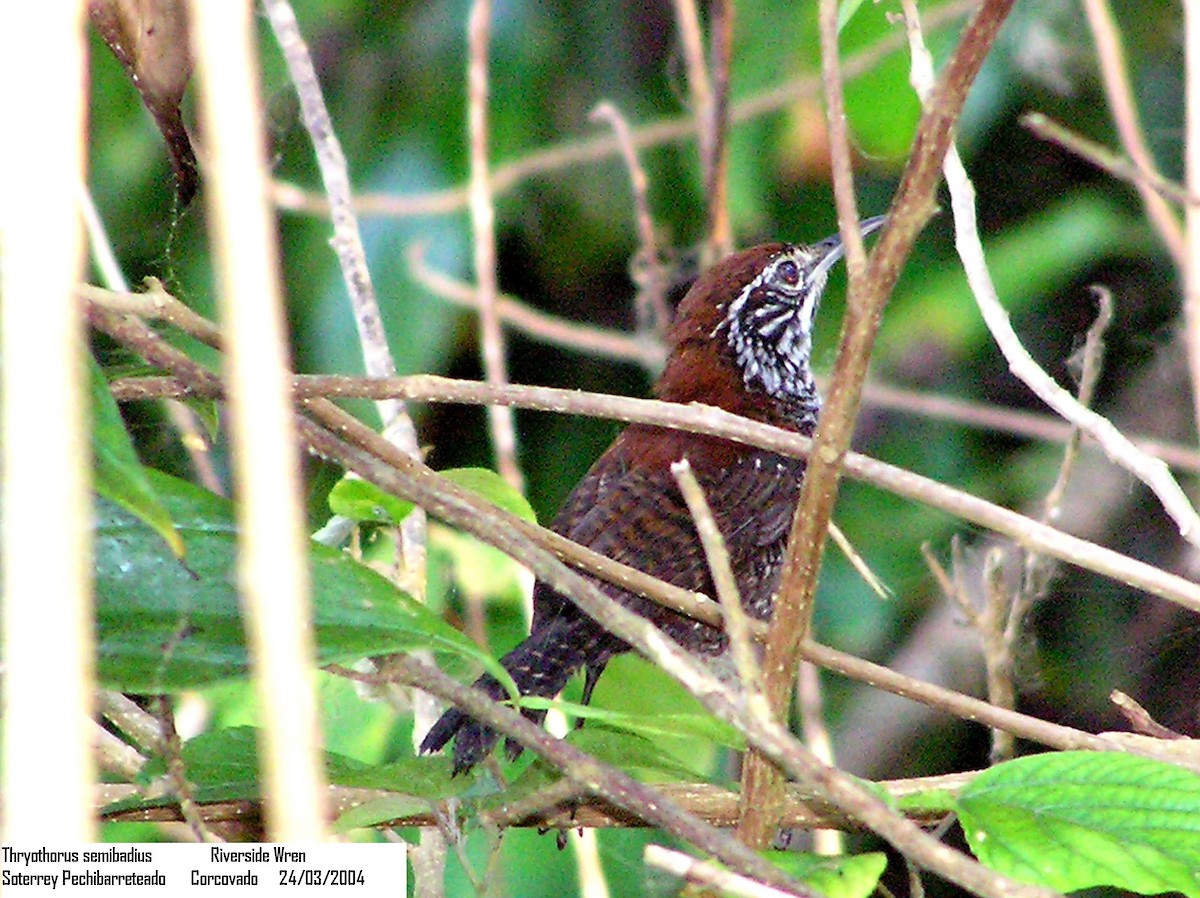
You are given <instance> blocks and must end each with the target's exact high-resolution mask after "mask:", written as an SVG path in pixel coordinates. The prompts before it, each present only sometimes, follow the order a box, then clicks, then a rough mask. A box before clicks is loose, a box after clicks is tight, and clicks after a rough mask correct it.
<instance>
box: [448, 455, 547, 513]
mask: <svg viewBox="0 0 1200 898" xmlns="http://www.w3.org/2000/svg"><path fill="white" fill-rule="evenodd" d="M441 473H442V475H443V476H444V477H447V478H449V479H450V480H453V481H454V482H455V483H457V484H458V485H459V486H461V487H465V488H466V489H469V490H470V491H471V492H473V493H478V494H479V495H480V496H482V497H483V498H485V499H487V500H488V501H489V502H491V503H492V504H493V505H495V506H498V507H499V508H503V509H504V510H505V511H507V512H508V513H509V514H514V515H516V516H517V517H519V518H524V519H525V520H527V521H529V522H530V523H531V524H536V523H537V515H536V514H534V512H533V506H532V505H530V504H529V500H527V499H526V498H525V497H524V496H522V495H521V494H520V493H519V492H517V491H516V490H515V489H513V488H512V487H511V486H510V485H509V483H508V481H507V480H505V479H504V478H503V477H501V476H500V475H499V474H497V473H496V472H495V471H492V470H489V469H488V468H450V469H449V470H447V471H442V472H441Z"/></svg>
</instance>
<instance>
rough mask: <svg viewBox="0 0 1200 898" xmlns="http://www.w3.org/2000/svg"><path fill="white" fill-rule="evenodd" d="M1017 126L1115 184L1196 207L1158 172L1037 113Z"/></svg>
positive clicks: (1192, 197)
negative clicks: (1081, 162)
mask: <svg viewBox="0 0 1200 898" xmlns="http://www.w3.org/2000/svg"><path fill="white" fill-rule="evenodd" d="M1021 124H1022V125H1024V126H1025V127H1026V128H1028V129H1029V130H1030V131H1032V132H1033V133H1034V134H1036V135H1037V136H1038V137H1040V138H1042V140H1046V141H1049V142H1050V143H1053V144H1057V145H1058V146H1060V147H1062V148H1063V149H1064V150H1066V151H1067V152H1069V153H1072V154H1074V155H1076V156H1078V157H1079V158H1080V159H1083V160H1084V161H1085V162H1090V163H1091V164H1092V165H1094V166H1096V168H1098V169H1100V170H1101V171H1103V172H1106V173H1107V174H1110V175H1112V176H1113V177H1114V178H1116V179H1117V180H1119V181H1124V182H1125V183H1127V184H1130V185H1132V186H1134V187H1139V186H1145V187H1148V188H1149V189H1151V190H1153V191H1155V192H1156V193H1158V194H1159V195H1160V196H1162V197H1163V198H1164V199H1168V200H1170V201H1171V202H1173V203H1178V204H1179V205H1181V206H1189V205H1191V206H1194V205H1197V204H1200V197H1198V196H1196V195H1195V194H1191V193H1188V191H1187V190H1186V189H1185V188H1184V187H1182V186H1180V185H1179V184H1176V183H1175V182H1174V181H1171V180H1168V179H1167V178H1164V177H1163V176H1162V175H1160V174H1159V173H1158V172H1154V171H1145V170H1144V169H1141V168H1138V167H1137V165H1135V164H1134V163H1133V162H1132V161H1131V160H1130V159H1129V158H1128V157H1127V156H1120V155H1118V154H1117V153H1114V152H1113V151H1112V150H1110V149H1109V148H1108V147H1106V146H1104V145H1103V144H1100V143H1097V142H1096V141H1094V140H1089V139H1088V138H1086V137H1084V136H1083V135H1082V134H1077V133H1076V132H1074V131H1072V130H1071V129H1069V128H1067V127H1065V126H1064V125H1060V124H1059V123H1058V122H1056V121H1054V120H1053V119H1052V118H1050V117H1049V116H1047V115H1044V114H1042V113H1040V112H1027V113H1025V115H1023V116H1021Z"/></svg>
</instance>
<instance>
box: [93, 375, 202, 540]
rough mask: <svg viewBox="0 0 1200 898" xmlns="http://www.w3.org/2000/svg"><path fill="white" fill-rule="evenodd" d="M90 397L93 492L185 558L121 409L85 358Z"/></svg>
mask: <svg viewBox="0 0 1200 898" xmlns="http://www.w3.org/2000/svg"><path fill="white" fill-rule="evenodd" d="M88 373H89V375H90V380H91V393H92V456H93V458H94V460H95V478H96V479H95V489H96V492H97V493H99V494H100V495H101V496H103V497H104V498H105V499H108V500H109V501H110V502H115V503H116V504H118V505H120V506H121V507H122V508H124V509H125V510H126V511H128V512H130V513H131V514H133V515H135V516H137V517H138V518H139V519H140V520H142V521H145V522H146V524H148V525H149V526H150V527H152V528H153V529H154V531H155V532H156V533H157V534H158V535H159V536H160V537H162V538H163V540H165V541H166V543H167V545H168V546H169V547H170V548H171V551H172V552H173V553H174V554H175V555H176V556H177V557H179V558H182V557H183V555H184V551H185V547H184V544H183V538H182V537H181V536H180V535H179V531H178V530H176V529H175V525H174V524H173V523H172V521H171V516H170V515H169V514H168V513H167V510H166V508H165V507H164V506H163V504H162V502H160V501H159V499H158V496H157V495H156V494H155V492H154V489H153V487H151V485H150V481H149V480H148V479H147V477H146V469H145V468H144V467H143V466H142V463H141V461H139V460H138V457H137V452H136V451H135V450H134V448H133V441H132V440H131V439H130V438H129V431H127V430H126V429H125V421H124V420H123V419H122V418H121V412H120V409H118V408H117V403H116V401H115V400H114V399H113V397H112V393H110V392H109V390H108V380H107V379H106V378H105V376H104V372H102V371H101V370H100V366H99V365H98V364H96V360H95V358H93V357H92V355H91V354H90V353H89V354H88Z"/></svg>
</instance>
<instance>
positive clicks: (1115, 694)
mask: <svg viewBox="0 0 1200 898" xmlns="http://www.w3.org/2000/svg"><path fill="white" fill-rule="evenodd" d="M1109 700H1110V701H1111V702H1112V703H1113V704H1114V705H1116V706H1117V710H1118V711H1120V712H1121V714H1122V715H1124V717H1125V719H1126V720H1128V721H1129V725H1130V726H1131V727H1133V730H1134V732H1135V733H1140V734H1142V735H1143V736H1153V737H1154V738H1155V739H1186V738H1187V737H1186V736H1184V735H1183V734H1182V733H1177V732H1175V731H1174V730H1173V729H1171V728H1170V727H1165V726H1163V725H1162V724H1161V723H1159V722H1158V721H1157V720H1155V719H1154V718H1153V717H1151V716H1150V712H1149V711H1147V710H1146V709H1145V708H1143V707H1142V706H1141V705H1140V704H1138V702H1137V701H1135V700H1134V699H1133V698H1132V697H1131V696H1128V695H1126V694H1125V693H1124V692H1121V691H1120V690H1119V689H1114V690H1113V691H1112V692H1111V693H1110V694H1109Z"/></svg>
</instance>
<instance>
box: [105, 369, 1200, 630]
mask: <svg viewBox="0 0 1200 898" xmlns="http://www.w3.org/2000/svg"><path fill="white" fill-rule="evenodd" d="M164 367H165V366H164ZM127 383H128V382H127ZM113 386H114V388H116V389H118V390H122V393H121V395H122V396H126V397H128V398H144V396H143V394H141V393H140V392H138V391H136V390H134V391H129V392H128V393H125V392H124V391H123V389H122V385H121V384H120V383H116V384H114V385H113ZM162 386H164V387H167V388H168V389H167V390H165V391H164V392H169V393H170V394H171V395H207V396H220V395H221V392H220V385H219V384H218V383H216V382H215V381H214V382H213V383H212V384H211V385H210V386H208V387H205V388H196V387H192V386H190V385H187V384H182V383H178V382H175V383H163V384H162ZM296 387H297V392H298V394H299V395H300V396H328V397H330V398H371V397H373V396H378V395H394V396H399V397H403V398H405V399H413V400H431V401H439V402H452V403H464V404H468V405H484V404H488V403H503V404H506V405H513V406H516V407H520V408H530V409H538V410H542V411H552V412H569V413H571V414H579V415H587V416H591V417H598V418H608V419H611V420H616V421H626V422H637V423H645V424H657V425H660V426H664V427H676V428H679V429H682V430H688V431H692V432H695V433H708V434H712V435H715V436H722V437H726V438H728V439H732V440H735V441H737V442H742V443H745V444H747V445H752V446H757V447H760V448H763V449H768V450H770V451H772V452H778V453H780V454H782V455H790V456H794V457H799V458H804V457H806V456H807V455H808V454H809V453H810V452H811V446H812V443H811V441H810V440H809V439H807V438H805V437H802V436H799V435H798V434H795V433H792V432H789V431H783V430H779V429H777V428H774V427H770V426H769V425H766V424H761V423H758V422H755V421H750V420H748V419H745V418H739V417H738V416H737V415H733V414H730V413H729V412H725V411H723V410H721V409H717V408H712V407H709V406H701V405H691V406H682V405H675V404H672V403H664V402H659V401H656V400H651V399H633V398H630V397H626V396H610V395H605V394H599V393H584V392H581V391H578V390H562V389H555V388H553V387H531V386H525V385H518V384H506V385H504V386H502V387H495V386H492V385H490V384H482V383H479V382H476V381H461V380H453V379H450V378H444V377H438V376H436V375H428V374H420V375H414V376H411V377H399V378H395V379H392V380H383V381H372V380H364V379H363V378H356V377H345V376H341V375H309V376H302V377H298V378H297V379H296ZM155 395H159V393H158V392H156V393H155ZM845 470H846V473H847V474H848V475H850V476H851V477H853V478H854V479H856V480H861V481H863V482H865V483H870V484H871V485H873V486H876V487H878V488H880V489H884V490H887V491H889V492H892V493H895V494H896V495H899V496H902V497H904V498H908V499H912V500H914V501H916V502H921V503H923V504H926V505H929V506H930V507H933V508H937V509H939V510H940V511H943V512H945V513H947V514H950V515H953V516H956V517H959V518H962V519H963V520H965V521H969V522H971V523H972V524H975V525H978V526H980V527H983V528H986V529H988V530H992V531H994V532H996V533H999V534H1001V535H1002V536H1007V537H1009V538H1010V539H1012V540H1013V541H1014V542H1016V543H1017V544H1018V545H1021V546H1023V547H1025V548H1027V549H1031V550H1035V551H1038V552H1043V553H1045V554H1048V555H1052V556H1054V557H1056V558H1059V559H1061V560H1062V561H1066V562H1068V563H1069V564H1074V565H1078V566H1079V567H1082V568H1085V569H1087V570H1090V571H1094V572H1096V573H1098V574H1101V575H1103V576H1106V577H1111V578H1113V579H1115V580H1118V581H1120V582H1122V583H1126V584H1128V585H1130V586H1133V587H1134V588H1136V589H1141V590H1144V591H1145V592H1148V593H1150V594H1151V595H1156V596H1159V597H1160V598H1164V599H1167V600H1168V601H1171V602H1175V603H1176V604H1178V605H1181V606H1183V607H1185V608H1189V609H1191V610H1193V611H1200V586H1198V585H1197V584H1195V583H1193V582H1192V581H1190V580H1186V579H1184V578H1182V577H1179V576H1176V575H1174V574H1171V573H1168V572H1167V571H1164V570H1162V569H1161V568H1157V567H1154V566H1152V565H1148V564H1146V563H1144V562H1140V561H1137V560H1136V559H1133V558H1130V557H1128V556H1125V555H1121V554H1120V553H1119V552H1114V551H1113V550H1111V549H1108V548H1105V547H1103V546H1100V545H1097V544H1095V543H1092V542H1088V541H1087V540H1083V539H1079V538H1077V537H1074V536H1071V535H1069V534H1067V533H1063V532H1062V531H1060V530H1056V529H1055V528H1053V527H1050V526H1049V525H1046V524H1042V523H1039V522H1038V521H1036V520H1034V519H1032V518H1029V517H1026V516H1025V515H1022V514H1019V513H1017V512H1015V511H1011V510H1009V509H1007V508H1002V507H1001V506H998V505H994V504H992V503H990V502H988V501H986V500H984V499H980V498H979V497H977V496H973V495H971V494H969V493H966V492H963V491H961V490H957V489H954V488H953V487H949V486H946V485H945V484H941V483H938V482H937V481H934V480H931V479H929V478H927V477H923V476H921V475H919V474H915V473H913V472H911V471H906V470H904V469H902V468H897V467H895V466H894V465H889V464H887V463H885V462H881V461H877V460H875V459H872V458H868V457H866V456H863V455H859V454H858V453H854V452H851V453H849V454H847V456H846V458H845ZM623 585H625V587H626V588H629V589H632V590H633V591H635V592H636V591H638V589H639V587H638V586H636V585H632V582H631V581H630V582H629V583H627V584H623ZM678 592H679V593H681V594H683V595H687V593H686V591H684V590H679V591H678Z"/></svg>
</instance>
